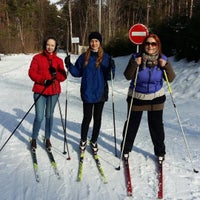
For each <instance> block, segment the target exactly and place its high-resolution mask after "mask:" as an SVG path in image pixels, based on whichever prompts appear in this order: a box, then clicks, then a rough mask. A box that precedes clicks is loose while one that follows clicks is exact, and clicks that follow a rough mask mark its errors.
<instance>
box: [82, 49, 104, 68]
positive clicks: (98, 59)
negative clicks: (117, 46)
mask: <svg viewBox="0 0 200 200" xmlns="http://www.w3.org/2000/svg"><path fill="white" fill-rule="evenodd" d="M90 54H91V49H90V47H89V48H88V49H87V51H86V52H85V61H84V64H83V67H85V66H86V65H87V64H88V61H89V58H90ZM97 54H98V56H97V60H96V67H100V64H101V62H102V60H103V54H104V51H103V48H102V47H101V46H100V47H99V49H98V52H97Z"/></svg>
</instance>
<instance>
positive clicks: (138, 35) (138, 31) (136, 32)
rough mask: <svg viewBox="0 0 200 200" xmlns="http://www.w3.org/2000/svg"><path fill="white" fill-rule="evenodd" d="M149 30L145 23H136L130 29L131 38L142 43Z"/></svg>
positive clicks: (136, 42) (134, 41) (132, 40)
mask: <svg viewBox="0 0 200 200" xmlns="http://www.w3.org/2000/svg"><path fill="white" fill-rule="evenodd" d="M148 34H149V31H148V29H147V27H146V26H144V25H143V24H135V25H133V26H132V27H131V28H130V30H129V33H128V35H129V39H130V40H131V42H133V43H135V44H142V43H143V41H144V39H145V38H146V36H147V35H148Z"/></svg>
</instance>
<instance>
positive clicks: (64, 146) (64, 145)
mask: <svg viewBox="0 0 200 200" xmlns="http://www.w3.org/2000/svg"><path fill="white" fill-rule="evenodd" d="M66 54H67V56H68V55H69V54H68V50H67V51H66ZM68 73H69V69H68V68H67V77H68ZM67 88H68V78H67V80H66V99H65V124H64V129H65V130H64V144H63V154H66V150H65V148H66V145H67V137H66V129H67V108H68V107H67V106H68V97H67V95H68V93H67ZM67 149H68V147H67Z"/></svg>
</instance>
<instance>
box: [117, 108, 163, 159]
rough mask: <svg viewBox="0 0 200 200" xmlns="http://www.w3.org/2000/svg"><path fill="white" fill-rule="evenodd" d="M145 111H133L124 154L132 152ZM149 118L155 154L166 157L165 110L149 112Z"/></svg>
mask: <svg viewBox="0 0 200 200" xmlns="http://www.w3.org/2000/svg"><path fill="white" fill-rule="evenodd" d="M142 113H143V111H131V114H130V119H129V124H128V129H127V134H126V141H125V145H124V153H128V152H130V151H131V150H132V147H133V143H134V140H135V137H136V135H137V132H138V128H139V125H140V122H141V118H142ZM147 118H148V127H149V132H150V136H151V139H152V142H153V145H154V153H155V155H156V156H164V155H165V144H164V139H165V133H164V126H163V110H158V111H147ZM126 124H127V121H126V122H125V124H124V130H123V140H124V135H125V130H126ZM123 140H122V143H121V147H122V144H123Z"/></svg>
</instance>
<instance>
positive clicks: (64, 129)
mask: <svg viewBox="0 0 200 200" xmlns="http://www.w3.org/2000/svg"><path fill="white" fill-rule="evenodd" d="M54 87H55V89H56V85H55V82H54ZM56 93H57V94H58V92H57V90H56ZM58 108H59V112H60V120H61V124H62V127H63V132H64V139H65V140H64V142H65V143H64V145H65V144H66V146H67V152H68V158H67V160H70V159H71V158H70V155H69V148H68V142H67V137H66V127H65V124H64V122H63V116H62V111H61V106H60V100H59V96H58ZM63 154H66V152H65V153H64V152H63Z"/></svg>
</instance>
